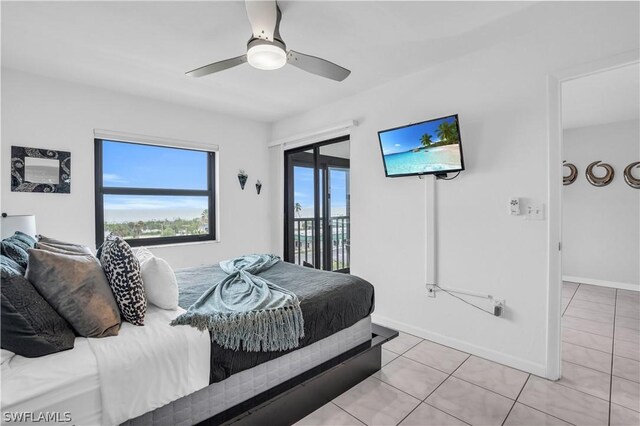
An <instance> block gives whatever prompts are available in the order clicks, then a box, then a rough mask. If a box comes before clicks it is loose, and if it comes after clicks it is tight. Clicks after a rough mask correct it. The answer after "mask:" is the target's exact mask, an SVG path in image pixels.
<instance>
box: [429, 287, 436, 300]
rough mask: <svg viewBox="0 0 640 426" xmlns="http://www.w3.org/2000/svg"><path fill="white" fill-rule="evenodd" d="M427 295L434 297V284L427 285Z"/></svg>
mask: <svg viewBox="0 0 640 426" xmlns="http://www.w3.org/2000/svg"><path fill="white" fill-rule="evenodd" d="M427 296H428V297H436V286H435V285H427Z"/></svg>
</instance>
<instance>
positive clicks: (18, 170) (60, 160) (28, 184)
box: [11, 146, 71, 194]
mask: <svg viewBox="0 0 640 426" xmlns="http://www.w3.org/2000/svg"><path fill="white" fill-rule="evenodd" d="M11 191H14V192H55V193H62V194H68V193H70V192H71V153H70V152H66V151H52V150H48V149H38V148H26V147H22V146H12V147H11Z"/></svg>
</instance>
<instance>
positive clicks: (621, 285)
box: [562, 275, 640, 291]
mask: <svg viewBox="0 0 640 426" xmlns="http://www.w3.org/2000/svg"><path fill="white" fill-rule="evenodd" d="M562 281H571V282H572V283H580V284H590V285H599V286H601V287H611V288H619V289H621V290H631V291H640V286H639V285H638V284H631V283H619V282H616V281H605V280H595V279H593V278H583V277H571V276H568V275H563V276H562Z"/></svg>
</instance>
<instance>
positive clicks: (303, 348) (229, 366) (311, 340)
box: [2, 262, 379, 425]
mask: <svg viewBox="0 0 640 426" xmlns="http://www.w3.org/2000/svg"><path fill="white" fill-rule="evenodd" d="M223 274H224V273H223V272H222V271H221V270H220V269H219V267H218V266H206V267H199V268H190V269H185V270H180V271H177V272H176V276H177V278H178V282H179V285H180V306H181V307H182V308H186V307H188V306H189V305H191V304H192V303H193V301H195V300H196V299H197V298H198V297H199V296H200V295H201V294H202V292H203V291H204V290H205V289H206V288H208V287H209V286H210V285H211V284H213V283H214V282H216V281H217V280H218V279H220V278H221V277H222V276H223ZM258 275H259V276H262V277H263V278H266V279H268V280H270V281H272V282H274V283H277V284H278V285H280V286H282V287H285V288H287V289H289V290H291V291H293V292H294V293H295V294H296V295H297V296H298V298H299V299H300V302H301V308H302V312H303V316H304V319H305V337H304V338H303V339H302V340H301V341H300V346H299V347H298V348H297V349H295V350H290V351H283V352H252V353H248V352H243V351H236V352H234V351H231V350H228V349H223V348H221V347H220V346H218V345H217V344H216V343H212V342H211V340H210V336H209V335H208V333H207V332H200V331H198V330H196V329H194V328H192V327H188V326H177V327H171V326H169V325H168V324H169V322H170V321H171V320H172V319H173V318H175V317H176V316H178V315H179V314H180V313H181V312H183V310H182V309H179V310H178V311H165V310H161V309H158V308H155V307H153V306H150V307H149V310H148V313H147V318H146V322H145V326H144V327H135V326H132V325H131V324H128V323H123V327H122V329H121V331H120V334H119V335H118V336H115V337H110V338H103V339H83V338H77V339H76V346H75V348H74V349H72V350H70V351H66V352H60V353H57V354H53V355H48V356H45V357H41V358H35V359H28V358H23V357H20V356H13V357H10V358H9V359H5V357H4V356H3V363H2V412H3V420H4V419H5V416H6V413H8V412H12V413H15V412H30V413H37V412H45V411H47V412H53V413H59V414H60V415H61V419H60V420H61V421H60V422H57V423H56V422H52V423H53V424H68V422H65V421H64V420H65V419H64V417H63V416H64V414H65V413H69V414H70V415H71V417H72V421H73V423H75V424H78V425H82V424H120V423H125V424H129V425H138V424H140V425H151V424H175V425H191V424H196V423H198V422H201V421H203V420H206V419H210V418H212V417H214V416H216V415H220V414H221V413H224V412H225V411H226V410H229V409H230V408H231V407H236V406H238V405H239V404H241V403H243V402H246V401H247V400H250V399H252V398H254V397H255V396H256V395H260V394H264V393H265V392H267V391H268V390H270V389H274V388H277V387H278V385H281V384H283V383H285V382H287V381H290V380H291V379H292V378H294V377H299V376H300V375H301V374H303V373H304V372H306V371H310V370H311V369H313V368H314V367H318V366H320V365H323V364H325V363H327V362H328V361H329V360H332V359H336V357H338V356H340V355H341V354H344V353H347V352H349V351H350V350H353V348H357V347H359V346H361V345H363V344H365V343H366V342H368V341H370V340H371V320H370V313H371V312H372V311H373V307H374V292H373V286H371V284H369V283H368V282H366V281H364V280H362V279H360V278H358V277H354V276H350V275H344V274H337V273H332V272H325V271H317V270H313V269H309V268H303V267H300V266H296V265H291V264H288V263H284V262H279V263H278V264H276V265H275V266H273V267H272V268H270V269H269V270H267V271H264V272H262V273H260V274H258ZM378 368H379V364H378ZM40 424H41V423H40Z"/></svg>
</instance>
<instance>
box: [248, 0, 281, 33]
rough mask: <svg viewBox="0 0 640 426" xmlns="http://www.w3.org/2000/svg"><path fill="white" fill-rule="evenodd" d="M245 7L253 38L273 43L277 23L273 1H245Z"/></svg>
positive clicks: (276, 6)
mask: <svg viewBox="0 0 640 426" xmlns="http://www.w3.org/2000/svg"><path fill="white" fill-rule="evenodd" d="M245 5H246V7H247V16H248V17H249V23H251V31H252V32H253V37H254V38H261V39H263V40H269V41H273V38H274V36H275V35H276V34H275V33H276V32H277V31H276V26H277V23H278V5H277V4H276V2H275V0H268V1H250V0H247V1H246V2H245Z"/></svg>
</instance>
